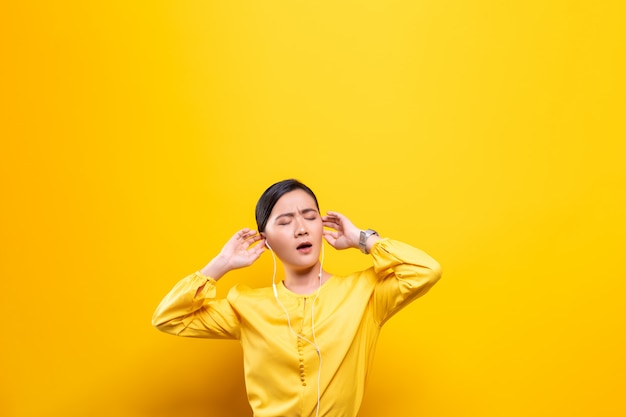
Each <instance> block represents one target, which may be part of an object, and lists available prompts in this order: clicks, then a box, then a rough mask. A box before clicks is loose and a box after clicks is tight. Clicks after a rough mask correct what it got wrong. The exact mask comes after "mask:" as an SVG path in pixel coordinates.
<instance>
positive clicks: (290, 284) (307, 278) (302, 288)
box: [284, 264, 331, 294]
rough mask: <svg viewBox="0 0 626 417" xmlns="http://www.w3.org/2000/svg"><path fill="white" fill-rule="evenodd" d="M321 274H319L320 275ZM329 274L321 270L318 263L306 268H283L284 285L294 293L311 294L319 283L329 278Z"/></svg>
mask: <svg viewBox="0 0 626 417" xmlns="http://www.w3.org/2000/svg"><path fill="white" fill-rule="evenodd" d="M320 275H321V276H320ZM330 276H331V274H330V273H328V272H326V271H321V274H320V266H319V264H318V265H316V266H314V267H312V268H308V269H307V270H299V271H296V270H290V269H287V268H285V280H284V284H285V287H286V288H287V289H288V290H289V291H291V292H294V293H296V294H312V293H314V292H315V291H316V290H317V289H318V288H319V287H320V285H322V284H323V283H324V282H326V281H327V280H328V278H330Z"/></svg>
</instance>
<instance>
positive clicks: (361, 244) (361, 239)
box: [359, 229, 378, 254]
mask: <svg viewBox="0 0 626 417" xmlns="http://www.w3.org/2000/svg"><path fill="white" fill-rule="evenodd" d="M372 235H376V236H378V232H377V231H376V230H372V229H367V230H361V236H360V237H359V247H360V248H361V252H363V253H365V254H368V253H369V252H368V251H367V246H366V243H367V239H369V237H370V236H372Z"/></svg>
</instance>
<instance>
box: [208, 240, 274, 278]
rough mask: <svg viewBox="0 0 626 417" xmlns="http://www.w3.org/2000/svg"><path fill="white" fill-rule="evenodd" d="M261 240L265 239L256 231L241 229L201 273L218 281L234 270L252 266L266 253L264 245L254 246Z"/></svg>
mask: <svg viewBox="0 0 626 417" xmlns="http://www.w3.org/2000/svg"><path fill="white" fill-rule="evenodd" d="M260 240H263V237H262V236H261V235H260V234H258V233H257V232H256V231H255V230H251V229H248V228H245V229H241V230H240V231H238V232H237V233H235V234H234V235H233V237H231V238H230V239H229V240H228V242H226V244H225V245H224V247H223V248H222V250H221V251H220V253H219V254H218V255H217V256H216V257H215V258H213V259H212V260H211V262H209V263H208V264H207V266H205V267H204V268H203V269H202V270H201V271H200V272H201V273H202V274H203V275H204V276H207V277H211V278H213V279H214V280H218V279H220V278H221V277H222V276H223V275H224V274H226V273H227V272H229V271H232V270H233V269H239V268H244V267H247V266H250V265H252V264H253V263H254V262H255V261H256V260H257V259H259V257H260V256H261V254H262V253H263V252H265V245H264V244H259V245H254V244H255V243H256V242H258V241H260Z"/></svg>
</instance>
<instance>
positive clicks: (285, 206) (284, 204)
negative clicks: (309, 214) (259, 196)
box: [272, 189, 317, 215]
mask: <svg viewBox="0 0 626 417" xmlns="http://www.w3.org/2000/svg"><path fill="white" fill-rule="evenodd" d="M309 208H312V209H315V211H317V206H316V204H315V200H314V199H313V197H311V195H310V194H309V193H307V192H306V191H304V190H300V189H298V190H293V191H289V192H288V193H285V194H283V196H282V197H280V198H279V199H278V201H277V202H276V204H275V205H274V208H273V209H272V215H279V214H282V213H290V212H297V211H301V210H304V209H309Z"/></svg>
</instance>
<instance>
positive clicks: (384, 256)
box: [371, 239, 441, 325]
mask: <svg viewBox="0 0 626 417" xmlns="http://www.w3.org/2000/svg"><path fill="white" fill-rule="evenodd" d="M371 254H372V258H373V261H374V272H375V273H376V275H377V277H378V282H377V284H376V289H375V292H374V303H375V306H374V308H375V314H376V319H377V320H378V322H379V323H380V324H381V325H382V324H383V323H384V322H385V321H387V320H388V319H389V318H390V317H391V316H393V315H394V314H395V313H397V312H398V311H399V310H401V309H402V308H403V307H405V306H406V305H407V304H409V303H410V302H412V301H413V300H415V299H416V298H418V297H421V296H422V295H424V294H426V292H427V291H428V290H429V289H430V288H431V287H432V286H433V285H434V284H435V283H436V282H437V281H438V280H439V278H440V277H441V267H440V266H439V264H438V263H437V261H435V260H434V259H433V258H431V257H430V256H429V255H427V254H426V253H425V252H423V251H421V250H419V249H417V248H414V247H412V246H410V245H408V244H406V243H402V242H398V241H395V240H391V239H382V240H380V241H378V242H377V243H376V244H375V245H374V247H373V248H372V250H371Z"/></svg>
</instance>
